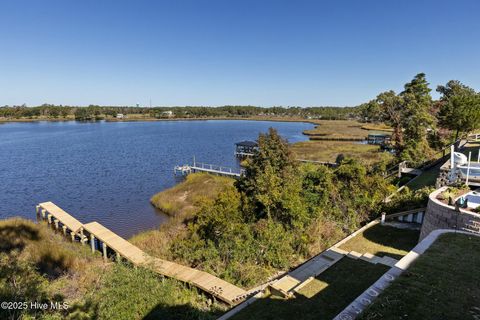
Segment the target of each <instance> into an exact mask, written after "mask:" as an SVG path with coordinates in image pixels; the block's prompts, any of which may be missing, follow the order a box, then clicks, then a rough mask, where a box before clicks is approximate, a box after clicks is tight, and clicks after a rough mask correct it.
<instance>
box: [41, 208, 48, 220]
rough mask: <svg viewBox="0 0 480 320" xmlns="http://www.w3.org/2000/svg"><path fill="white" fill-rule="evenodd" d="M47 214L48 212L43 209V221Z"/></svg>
mask: <svg viewBox="0 0 480 320" xmlns="http://www.w3.org/2000/svg"><path fill="white" fill-rule="evenodd" d="M46 214H47V210H45V209H42V217H43V219H45V215H46Z"/></svg>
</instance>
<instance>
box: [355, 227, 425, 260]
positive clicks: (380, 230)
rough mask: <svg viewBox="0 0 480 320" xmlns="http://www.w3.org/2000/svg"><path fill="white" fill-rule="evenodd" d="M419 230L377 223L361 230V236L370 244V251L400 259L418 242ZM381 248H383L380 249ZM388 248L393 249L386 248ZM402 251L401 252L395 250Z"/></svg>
mask: <svg viewBox="0 0 480 320" xmlns="http://www.w3.org/2000/svg"><path fill="white" fill-rule="evenodd" d="M419 236H420V231H418V230H412V229H401V228H395V227H391V226H382V225H381V224H377V225H375V226H373V227H371V228H368V229H367V230H365V231H364V232H363V237H364V238H365V239H367V240H369V241H370V242H372V244H371V245H370V247H371V248H372V249H370V251H368V252H370V253H372V254H374V255H377V256H380V257H381V256H390V257H392V258H395V259H401V258H403V256H404V255H405V254H406V253H407V252H409V251H410V250H412V249H413V247H415V246H416V245H417V243H418V237H419ZM382 248H384V249H383V250H382ZM389 248H391V249H394V250H388V249H389ZM395 250H398V251H402V252H403V254H400V253H397V252H395Z"/></svg>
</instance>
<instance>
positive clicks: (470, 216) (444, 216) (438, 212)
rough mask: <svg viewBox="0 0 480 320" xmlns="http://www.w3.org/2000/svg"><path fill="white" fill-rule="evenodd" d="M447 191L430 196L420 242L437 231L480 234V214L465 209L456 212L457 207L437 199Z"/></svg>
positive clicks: (433, 193) (439, 191)
mask: <svg viewBox="0 0 480 320" xmlns="http://www.w3.org/2000/svg"><path fill="white" fill-rule="evenodd" d="M445 189H446V187H443V188H440V189H438V190H436V191H434V192H432V193H431V194H430V197H429V200H428V206H427V212H426V213H425V217H424V219H423V224H422V230H421V231H420V241H421V240H423V239H424V238H425V237H426V236H428V234H429V233H430V232H432V231H433V230H437V229H454V230H463V231H469V232H473V233H477V234H480V214H478V213H474V212H470V211H467V210H464V209H459V211H456V210H455V207H453V206H449V205H447V204H445V203H443V202H441V201H440V200H438V199H437V196H438V194H440V193H441V192H443V191H445Z"/></svg>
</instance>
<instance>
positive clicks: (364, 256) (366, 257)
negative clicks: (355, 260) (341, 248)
mask: <svg viewBox="0 0 480 320" xmlns="http://www.w3.org/2000/svg"><path fill="white" fill-rule="evenodd" d="M375 258H376V256H375V255H373V254H371V253H368V252H367V253H364V254H362V256H361V257H360V259H361V260H363V261H366V262H369V263H373V264H377V262H378V259H375Z"/></svg>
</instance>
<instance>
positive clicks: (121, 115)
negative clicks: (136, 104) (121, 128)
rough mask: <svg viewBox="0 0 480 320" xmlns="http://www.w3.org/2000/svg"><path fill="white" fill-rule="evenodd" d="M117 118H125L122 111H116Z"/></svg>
mask: <svg viewBox="0 0 480 320" xmlns="http://www.w3.org/2000/svg"><path fill="white" fill-rule="evenodd" d="M115 117H116V118H117V119H123V118H125V116H124V115H123V113H117V115H116V116H115Z"/></svg>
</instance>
